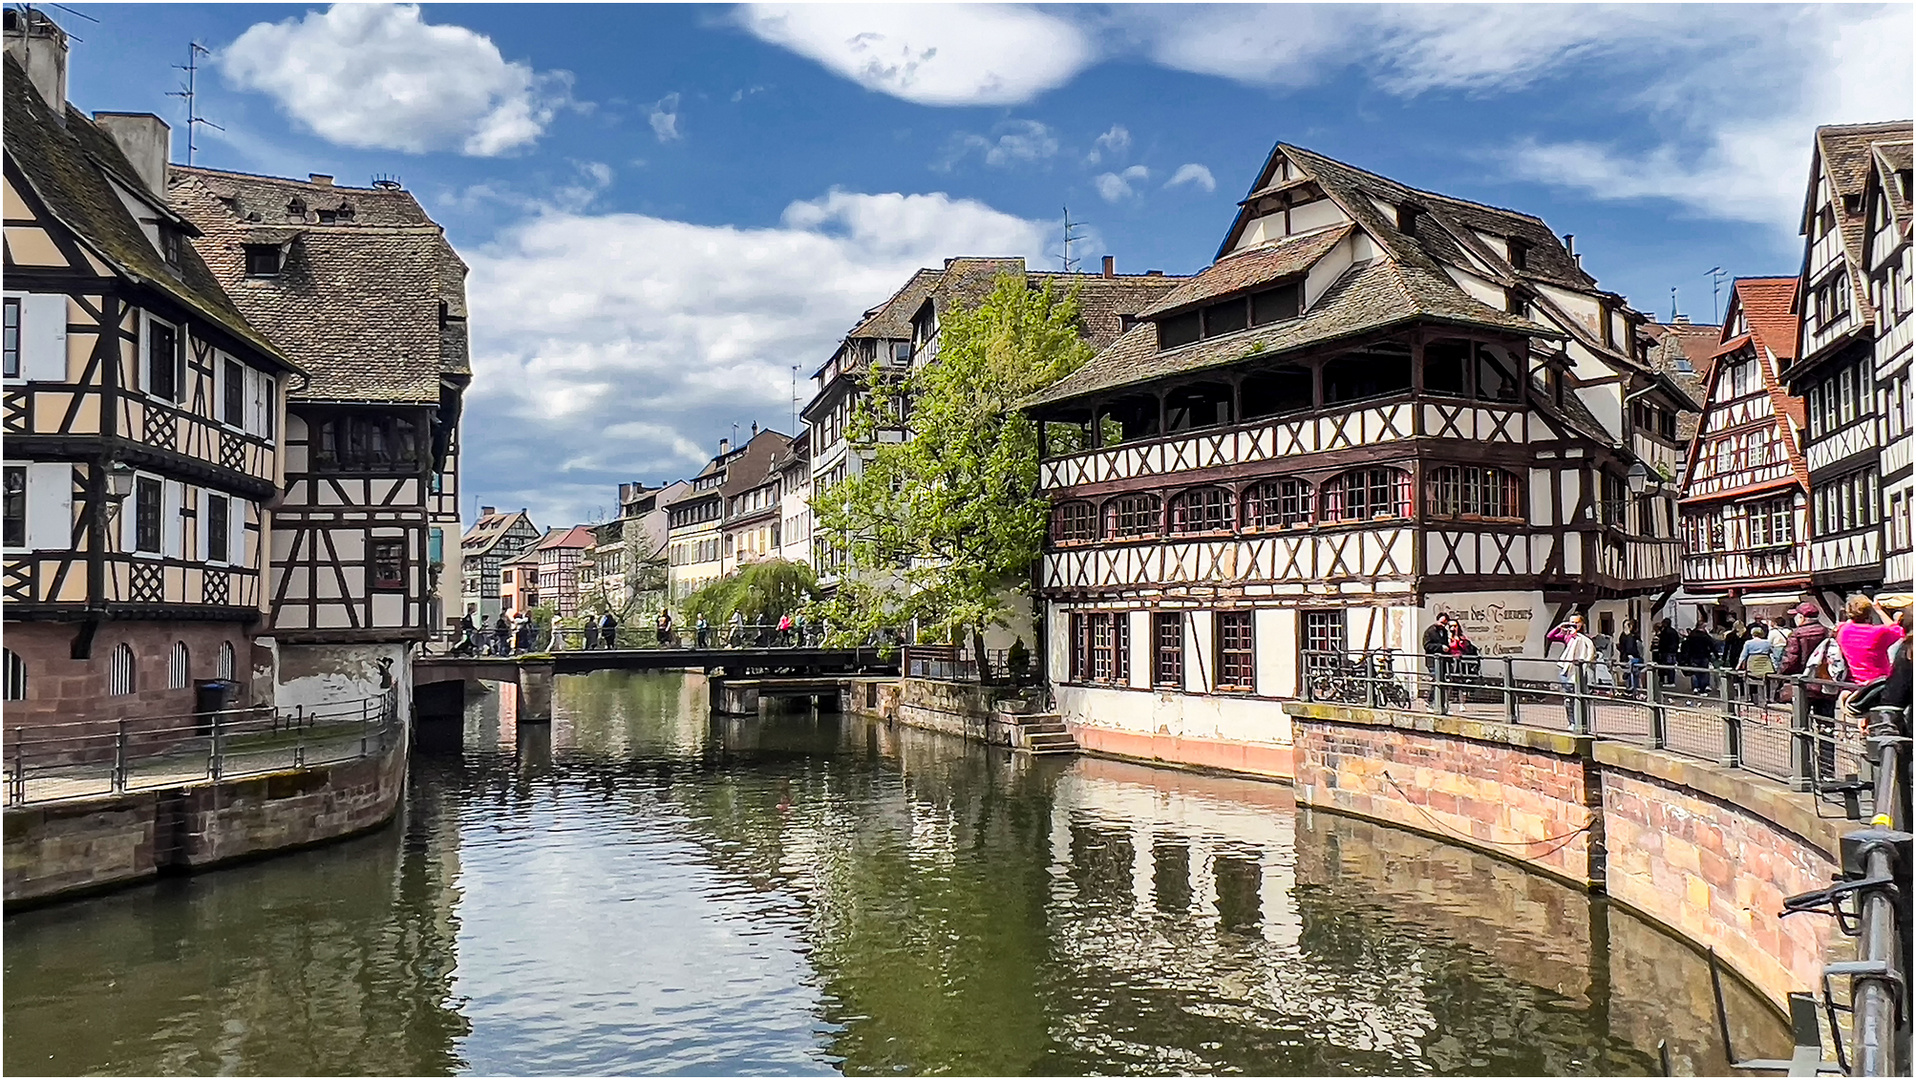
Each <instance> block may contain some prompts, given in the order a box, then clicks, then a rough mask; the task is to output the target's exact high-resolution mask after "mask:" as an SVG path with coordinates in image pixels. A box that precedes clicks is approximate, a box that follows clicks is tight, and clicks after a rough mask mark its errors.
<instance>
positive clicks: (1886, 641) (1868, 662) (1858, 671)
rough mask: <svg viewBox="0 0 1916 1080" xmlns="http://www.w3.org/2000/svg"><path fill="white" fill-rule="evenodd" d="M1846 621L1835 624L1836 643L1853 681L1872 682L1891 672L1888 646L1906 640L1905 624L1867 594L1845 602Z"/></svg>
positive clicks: (1844, 613) (1853, 597)
mask: <svg viewBox="0 0 1916 1080" xmlns="http://www.w3.org/2000/svg"><path fill="white" fill-rule="evenodd" d="M1843 615H1844V619H1843V624H1842V625H1841V626H1838V627H1837V628H1836V645H1837V647H1838V648H1840V649H1842V650H1843V663H1844V664H1845V665H1846V666H1847V667H1848V668H1849V678H1850V681H1851V682H1854V683H1872V682H1875V681H1876V680H1877V679H1881V678H1883V677H1885V676H1887V675H1888V674H1889V650H1890V647H1891V646H1893V645H1895V644H1896V643H1897V642H1899V641H1901V640H1903V638H1904V637H1905V634H1904V632H1903V628H1902V627H1901V626H1898V625H1897V624H1896V620H1895V619H1892V618H1890V616H1889V613H1888V612H1886V611H1884V610H1883V609H1882V607H1881V606H1880V605H1878V604H1877V603H1876V601H1874V600H1872V599H1870V598H1869V597H1867V596H1862V595H1857V596H1852V597H1850V598H1849V603H1847V604H1844V605H1843Z"/></svg>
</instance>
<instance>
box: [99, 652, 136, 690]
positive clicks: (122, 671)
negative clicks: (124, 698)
mask: <svg viewBox="0 0 1916 1080" xmlns="http://www.w3.org/2000/svg"><path fill="white" fill-rule="evenodd" d="M135 689H137V686H136V680H135V679H134V672H133V647H132V646H130V645H127V644H125V643H124V642H122V643H121V644H119V645H115V646H114V647H113V660H112V663H111V665H110V666H109V667H108V669H107V686H106V692H107V693H108V694H114V695H118V694H131V693H132V692H133V691H134V690H135Z"/></svg>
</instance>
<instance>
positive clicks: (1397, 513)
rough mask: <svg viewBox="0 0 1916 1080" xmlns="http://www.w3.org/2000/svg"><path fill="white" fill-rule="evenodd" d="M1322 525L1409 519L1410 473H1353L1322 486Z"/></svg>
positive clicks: (1400, 470)
mask: <svg viewBox="0 0 1916 1080" xmlns="http://www.w3.org/2000/svg"><path fill="white" fill-rule="evenodd" d="M1323 502H1324V505H1323V506H1322V507H1321V510H1322V514H1323V518H1322V519H1323V520H1325V521H1370V520H1372V519H1376V518H1401V517H1409V516H1410V473H1408V472H1406V471H1404V470H1403V469H1392V468H1377V469H1352V470H1351V471H1350V472H1347V473H1344V474H1343V475H1342V476H1338V477H1335V478H1334V479H1331V480H1329V481H1326V482H1325V484H1324V499H1323Z"/></svg>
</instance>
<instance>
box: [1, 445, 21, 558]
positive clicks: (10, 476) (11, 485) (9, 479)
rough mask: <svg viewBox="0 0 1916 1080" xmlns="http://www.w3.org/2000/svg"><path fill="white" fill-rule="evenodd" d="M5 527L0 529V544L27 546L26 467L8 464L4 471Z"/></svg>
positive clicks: (16, 546) (15, 546)
mask: <svg viewBox="0 0 1916 1080" xmlns="http://www.w3.org/2000/svg"><path fill="white" fill-rule="evenodd" d="M5 489H6V490H5V493H4V499H5V504H4V505H5V510H6V513H5V515H4V520H5V523H6V524H5V527H4V528H3V529H0V533H4V535H0V546H4V547H10V548H23V547H26V546H27V467H26V466H25V465H8V466H6V471H5Z"/></svg>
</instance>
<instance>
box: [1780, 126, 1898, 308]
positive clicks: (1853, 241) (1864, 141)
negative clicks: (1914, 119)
mask: <svg viewBox="0 0 1916 1080" xmlns="http://www.w3.org/2000/svg"><path fill="white" fill-rule="evenodd" d="M1909 138H1910V122H1909V121H1908V120H1897V121H1892V122H1889V123H1880V124H1825V125H1824V126H1822V127H1819V128H1817V129H1816V152H1817V157H1818V158H1819V159H1820V160H1821V161H1822V163H1823V171H1824V173H1825V175H1827V176H1828V177H1829V181H1830V187H1831V189H1832V190H1834V191H1835V192H1836V198H1835V199H1833V200H1832V203H1833V206H1832V209H1834V210H1835V212H1836V227H1837V231H1838V232H1840V233H1841V234H1842V236H1843V250H1844V253H1845V254H1846V255H1847V256H1848V262H1849V270H1850V280H1851V282H1852V284H1853V285H1854V286H1855V290H1854V295H1855V300H1856V315H1857V318H1858V319H1860V320H1861V321H1863V322H1865V323H1868V322H1870V321H1871V320H1872V319H1874V318H1875V317H1876V309H1875V306H1874V305H1872V304H1871V303H1870V301H1869V289H1868V286H1867V282H1866V281H1865V280H1864V273H1865V267H1864V263H1865V261H1866V260H1865V259H1864V250H1863V238H1864V236H1865V234H1866V230H1867V227H1868V221H1867V219H1866V218H1865V216H1864V215H1865V213H1866V211H1865V209H1864V208H1863V206H1862V195H1863V186H1864V185H1865V184H1866V183H1867V182H1868V180H1869V169H1870V160H1871V153H1870V145H1871V144H1872V143H1875V142H1878V141H1883V142H1891V141H1894V142H1902V141H1905V140H1907V139H1909ZM1811 190H1812V191H1814V190H1815V180H1814V178H1812V179H1811ZM1845 196H1853V197H1854V199H1855V204H1856V209H1855V210H1854V211H1853V212H1852V211H1851V210H1850V208H1849V206H1848V205H1847V203H1848V201H1849V200H1848V199H1846V198H1845ZM1814 210H1815V207H1814V206H1811V207H1809V212H1813V211H1814ZM1806 217H1807V215H1806ZM1807 224H1808V223H1807V220H1806V221H1805V227H1806V229H1807Z"/></svg>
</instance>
